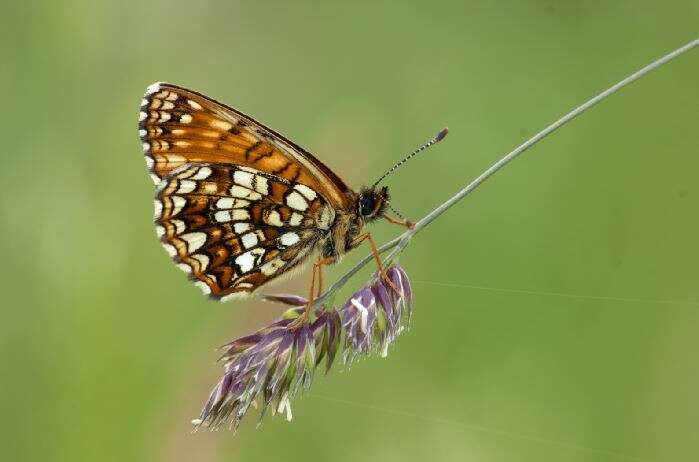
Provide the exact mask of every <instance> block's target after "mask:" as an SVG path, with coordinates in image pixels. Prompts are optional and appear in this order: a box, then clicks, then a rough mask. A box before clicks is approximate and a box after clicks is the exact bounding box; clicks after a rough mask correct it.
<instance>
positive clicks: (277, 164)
mask: <svg viewBox="0 0 699 462" xmlns="http://www.w3.org/2000/svg"><path fill="white" fill-rule="evenodd" d="M139 118H140V124H139V129H140V135H141V141H142V143H143V149H144V152H145V155H146V163H147V164H148V167H149V169H150V171H151V174H152V176H153V181H154V182H156V184H157V183H158V182H159V181H160V180H161V179H162V178H163V177H165V176H167V175H168V174H169V173H170V172H172V171H173V170H175V169H176V168H179V167H181V166H182V165H184V164H187V163H195V162H203V163H214V164H233V165H244V166H248V167H252V168H255V169H256V170H259V171H262V172H266V173H268V174H271V175H275V176H279V177H281V178H284V179H286V180H289V181H291V182H294V183H300V184H304V185H306V186H308V187H310V188H311V189H313V190H315V191H318V192H319V193H320V194H321V195H322V196H324V197H325V198H326V199H327V200H328V201H329V202H330V203H331V204H332V205H333V206H335V207H346V206H348V204H349V202H348V197H347V194H346V193H347V192H348V191H349V188H348V187H347V186H346V185H345V184H344V182H343V181H342V180H341V179H340V178H339V177H337V175H335V174H334V173H333V172H332V171H331V170H330V169H329V168H327V167H326V166H325V165H323V163H321V162H320V161H319V160H318V159H316V158H315V157H313V156H312V155H311V154H310V153H308V152H307V151H305V150H304V149H302V148H300V147H299V146H297V145H296V144H294V143H292V142H291V141H289V140H287V139H286V138H284V137H283V136H281V135H279V134H278V133H276V132H274V131H273V130H271V129H269V128H268V127H265V126H264V125H263V124H261V123H259V122H257V121H255V120H254V119H252V118H251V117H249V116H246V115H245V114H242V113H240V112H238V111H236V110H235V109H232V108H230V107H228V106H225V105H223V104H221V103H219V102H217V101H214V100H212V99H210V98H207V97H205V96H203V95H201V94H199V93H196V92H194V91H191V90H187V89H184V88H181V87H178V86H175V85H170V84H165V83H158V84H153V85H151V86H150V87H148V90H147V91H146V95H145V97H144V99H143V101H142V105H141V111H140V116H139Z"/></svg>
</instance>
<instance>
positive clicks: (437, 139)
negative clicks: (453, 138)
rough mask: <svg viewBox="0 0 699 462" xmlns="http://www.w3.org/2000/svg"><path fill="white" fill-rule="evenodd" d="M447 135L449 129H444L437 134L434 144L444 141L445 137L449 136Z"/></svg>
mask: <svg viewBox="0 0 699 462" xmlns="http://www.w3.org/2000/svg"><path fill="white" fill-rule="evenodd" d="M447 133H449V128H447V127H444V128H443V129H441V130H440V131H439V133H437V136H435V137H434V142H435V143H439V142H440V141H442V140H443V139H444V137H445V136H447Z"/></svg>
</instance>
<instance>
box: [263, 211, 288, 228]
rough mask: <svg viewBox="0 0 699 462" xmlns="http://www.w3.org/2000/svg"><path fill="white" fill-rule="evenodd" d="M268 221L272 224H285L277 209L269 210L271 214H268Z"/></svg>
mask: <svg viewBox="0 0 699 462" xmlns="http://www.w3.org/2000/svg"><path fill="white" fill-rule="evenodd" d="M267 223H268V224H270V225H272V226H284V223H283V222H282V219H281V216H280V215H279V212H277V211H276V210H272V211H271V212H269V215H268V216H267Z"/></svg>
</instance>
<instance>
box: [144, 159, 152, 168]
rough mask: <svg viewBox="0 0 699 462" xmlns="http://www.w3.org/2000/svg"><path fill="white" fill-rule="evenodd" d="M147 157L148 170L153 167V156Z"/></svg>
mask: <svg viewBox="0 0 699 462" xmlns="http://www.w3.org/2000/svg"><path fill="white" fill-rule="evenodd" d="M144 159H146V167H148V170H152V169H153V158H152V157H151V156H146V157H144Z"/></svg>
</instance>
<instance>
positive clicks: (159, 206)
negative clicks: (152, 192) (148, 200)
mask: <svg viewBox="0 0 699 462" xmlns="http://www.w3.org/2000/svg"><path fill="white" fill-rule="evenodd" d="M153 205H154V206H155V218H160V217H161V216H162V214H163V203H162V202H160V201H159V200H158V199H155V200H154V201H153Z"/></svg>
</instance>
